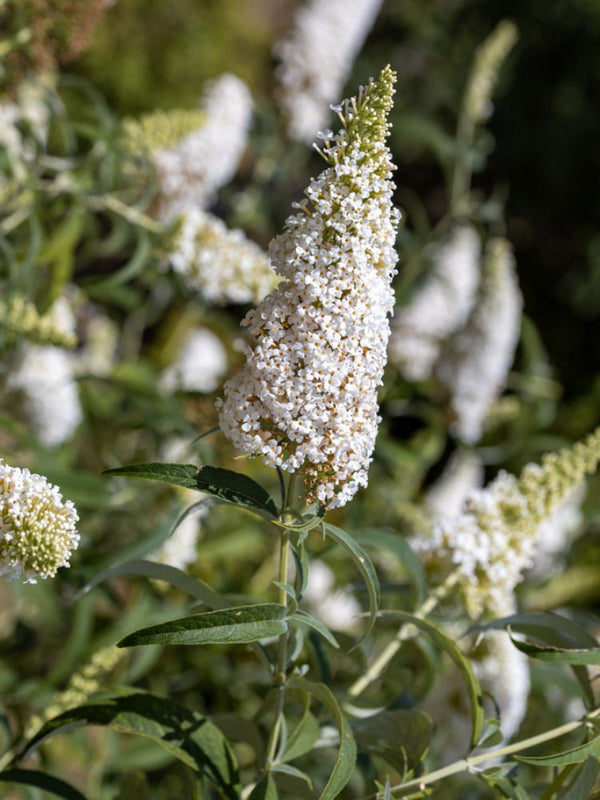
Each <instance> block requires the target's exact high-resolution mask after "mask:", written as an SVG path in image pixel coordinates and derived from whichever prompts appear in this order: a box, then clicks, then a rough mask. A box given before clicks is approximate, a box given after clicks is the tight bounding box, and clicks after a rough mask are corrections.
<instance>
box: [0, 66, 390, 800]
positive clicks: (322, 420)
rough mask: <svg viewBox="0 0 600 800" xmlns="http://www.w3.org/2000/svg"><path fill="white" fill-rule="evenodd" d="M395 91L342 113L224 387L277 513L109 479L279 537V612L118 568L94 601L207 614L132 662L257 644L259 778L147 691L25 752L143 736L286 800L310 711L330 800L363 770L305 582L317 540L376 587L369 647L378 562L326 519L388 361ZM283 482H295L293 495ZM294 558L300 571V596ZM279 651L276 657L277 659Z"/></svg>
mask: <svg viewBox="0 0 600 800" xmlns="http://www.w3.org/2000/svg"><path fill="white" fill-rule="evenodd" d="M394 82H395V75H394V73H393V71H392V70H391V69H390V68H389V67H386V68H385V69H384V70H383V71H382V73H381V75H380V76H379V79H378V80H377V81H371V83H369V85H368V86H367V87H365V88H361V90H360V92H359V94H358V96H357V97H356V98H353V99H351V100H350V101H346V102H345V103H344V104H343V105H341V106H339V107H338V108H337V112H338V115H339V117H340V120H341V123H342V127H341V130H340V131H339V133H337V134H336V135H334V134H333V133H332V132H330V131H326V132H324V133H323V134H321V136H322V139H323V146H322V150H321V152H322V155H323V157H324V159H325V161H326V162H327V168H326V169H325V170H324V172H323V173H322V174H321V175H320V176H319V177H318V178H316V179H315V180H313V181H312V182H311V184H310V185H309V187H308V188H307V190H306V199H305V200H303V201H302V202H301V203H299V204H298V208H297V212H298V213H296V214H295V215H293V216H291V217H290V218H289V219H288V221H287V223H286V230H285V232H284V233H283V234H282V235H281V236H279V237H277V238H276V239H275V240H274V241H273V242H272V244H271V248H270V257H271V260H272V262H273V265H274V267H275V269H276V271H277V272H278V273H279V274H280V275H281V277H282V278H283V280H282V281H281V283H280V284H279V285H278V286H277V287H276V288H275V290H274V291H273V292H272V293H271V294H270V295H268V296H267V297H266V298H265V299H264V300H263V301H262V303H261V304H260V305H259V306H258V307H257V309H256V310H254V311H251V312H250V313H249V314H248V315H247V317H246V319H245V320H244V324H245V325H246V326H247V327H248V328H249V331H250V333H251V334H252V335H253V336H254V338H255V347H254V349H253V351H252V352H251V354H250V355H249V356H248V360H247V363H246V366H245V367H244V369H243V370H242V371H241V372H240V373H239V374H238V375H236V376H234V377H233V378H232V379H231V380H230V381H229V382H228V384H226V386H225V397H224V399H223V401H222V402H221V403H220V406H219V412H220V427H221V429H222V430H223V431H224V433H225V434H226V435H227V436H228V437H229V438H230V439H231V440H232V442H233V444H234V446H235V447H236V449H237V450H238V451H240V452H241V453H243V454H247V455H260V456H262V458H263V460H264V461H265V462H266V463H267V464H268V465H270V466H272V467H274V468H276V470H277V473H278V475H279V476H280V479H281V486H282V501H281V503H280V505H279V507H278V506H277V505H276V503H275V501H274V500H273V498H272V497H271V496H270V495H269V494H268V492H267V491H266V490H265V489H264V488H263V487H262V486H260V485H259V484H258V483H256V482H255V481H254V480H253V479H252V478H250V477H248V476H246V475H242V474H239V473H237V472H233V471H231V470H225V469H221V468H218V467H213V466H204V467H201V468H200V469H198V468H197V467H195V466H193V465H176V464H143V465H133V466H129V467H123V468H120V469H116V470H111V471H110V472H111V473H112V474H116V475H129V476H134V477H139V478H149V479H152V480H158V481H163V482H167V483H171V484H174V485H176V486H182V487H185V488H187V489H193V490H197V491H200V492H203V493H204V494H205V495H208V497H207V498H204V499H202V500H200V501H199V502H200V503H201V504H210V503H225V504H233V505H235V506H238V507H241V508H243V509H245V510H246V511H249V512H251V513H253V514H255V515H258V516H259V517H261V518H262V519H264V520H265V522H268V523H270V524H271V525H273V526H274V528H275V529H276V530H277V535H278V538H279V542H280V552H279V569H278V574H277V576H276V580H275V585H276V588H277V597H276V602H270V603H253V602H251V603H248V604H243V605H232V604H231V602H230V601H228V599H227V598H225V597H223V596H221V595H219V594H218V593H217V592H215V591H214V590H213V589H212V588H210V587H209V586H207V585H206V584H204V583H203V582H202V581H199V580H197V579H195V578H192V577H191V576H190V575H187V574H186V573H184V572H181V571H180V570H177V569H175V568H173V567H168V566H165V565H157V564H150V563H149V562H144V561H142V562H132V563H131V562H130V563H128V564H123V565H119V566H117V567H113V568H111V569H109V570H107V571H106V572H104V573H102V574H101V575H99V576H96V578H95V579H94V581H93V582H92V583H91V584H90V585H89V587H88V588H91V586H93V585H95V584H97V583H98V582H99V581H101V580H104V579H106V578H108V577H111V576H115V575H123V574H142V575H146V576H148V577H153V578H160V579H163V580H166V581H168V582H170V583H171V584H173V585H174V586H177V587H178V588H179V589H181V590H183V591H185V592H187V593H188V594H190V595H191V596H192V597H194V599H195V600H197V601H199V602H200V603H202V604H203V605H204V606H205V607H207V608H208V609H209V610H208V611H205V612H204V613H201V614H193V615H191V616H186V617H183V618H181V619H177V620H173V621H171V622H167V623H164V624H160V625H154V626H151V627H148V628H144V629H142V630H138V631H136V632H134V633H132V634H130V635H129V636H127V637H126V638H125V639H124V640H122V641H121V642H120V643H119V644H120V646H121V647H133V646H140V645H149V644H161V645H182V644H183V645H209V644H227V645H232V644H250V645H252V647H253V648H254V650H255V652H256V653H257V656H258V657H259V658H260V659H261V661H262V662H263V663H264V664H265V666H266V668H267V670H268V673H269V675H270V680H271V684H272V694H273V696H274V698H275V700H274V707H273V711H272V714H271V723H270V729H269V732H268V734H267V736H266V740H265V742H264V746H263V748H262V749H263V751H264V755H263V757H262V759H261V762H260V763H258V764H257V767H258V769H257V770H256V772H255V774H254V775H252V776H251V777H250V779H249V781H247V785H246V786H245V787H244V789H242V787H241V781H240V776H239V770H238V768H237V764H236V760H235V756H234V753H233V750H232V749H231V746H230V745H229V743H228V742H227V741H226V739H225V737H224V736H223V734H222V733H221V732H220V731H219V730H218V729H217V728H216V727H215V726H214V725H212V723H210V722H209V721H208V720H206V719H205V718H203V717H201V716H200V715H198V714H196V713H194V712H191V711H189V710H186V709H184V708H178V707H176V706H175V705H174V704H173V703H171V701H168V700H164V699H161V698H158V697H155V696H152V695H149V694H142V693H137V692H136V693H134V694H127V695H125V696H118V697H115V698H114V699H112V700H109V701H106V702H103V703H96V704H91V705H84V706H80V707H76V708H74V709H71V710H69V711H67V712H65V713H63V714H61V715H59V716H57V717H55V718H54V719H53V720H50V721H48V722H46V723H45V724H44V725H43V726H42V728H41V730H40V731H39V732H38V733H37V734H36V735H35V736H34V737H33V738H32V739H30V740H29V741H28V742H27V743H26V745H25V746H24V748H23V749H22V751H21V752H22V753H24V752H28V751H29V750H30V749H31V748H32V747H35V746H36V745H37V744H39V743H40V742H41V741H42V740H43V739H44V738H45V737H46V736H48V735H51V734H52V733H54V732H56V731H57V730H61V729H62V728H63V727H64V726H65V725H71V724H75V723H82V722H87V723H94V724H103V725H108V726H111V727H114V728H116V729H117V730H121V731H124V732H129V733H140V732H141V731H142V730H143V731H144V734H145V735H150V736H151V737H152V738H155V739H156V740H157V741H158V742H159V743H160V744H162V745H163V746H165V747H167V749H168V750H169V751H170V752H171V753H172V754H173V755H175V756H177V757H179V758H180V759H182V760H183V761H184V762H185V763H187V764H188V765H190V766H192V767H193V768H195V769H196V770H197V771H198V772H199V773H200V774H201V775H203V776H204V777H205V778H206V779H208V780H209V781H210V782H211V783H212V784H213V785H214V786H215V787H216V788H217V790H218V791H219V792H220V793H221V794H222V795H223V796H226V797H232V798H233V797H239V796H240V793H242V795H243V796H244V797H251V798H255V799H256V798H259V797H265V796H268V797H276V796H277V784H276V782H275V777H274V776H276V775H277V774H280V773H281V774H285V775H287V776H288V777H289V776H292V777H294V778H296V779H298V778H299V779H302V780H304V781H305V782H306V783H307V784H308V785H311V777H310V776H308V775H305V774H304V773H302V772H300V770H298V769H297V768H296V767H294V766H293V765H291V764H290V763H289V762H290V761H293V760H295V759H296V758H298V757H299V756H301V755H303V754H305V753H308V752H309V751H311V750H313V748H314V746H315V745H316V744H317V739H318V738H319V735H320V731H319V725H318V724H317V723H316V721H315V717H314V716H313V715H312V714H311V713H310V711H309V708H310V705H311V702H318V703H320V704H321V705H322V706H324V707H325V709H326V712H327V716H328V718H329V719H331V720H333V721H334V723H335V726H336V728H337V756H336V760H335V763H334V765H333V768H332V771H331V774H330V775H329V777H328V778H326V779H325V780H324V781H323V783H324V786H323V787H322V789H321V792H320V797H321V800H328V798H331V800H333V798H335V797H337V796H338V795H339V793H340V791H341V790H342V789H343V787H344V786H345V785H346V783H347V782H348V780H349V779H350V777H351V775H352V773H353V771H354V766H355V760H356V742H355V737H354V735H353V732H352V729H351V726H350V723H349V721H348V719H347V717H346V715H345V714H344V713H343V712H342V710H341V708H340V705H339V704H338V701H337V700H336V698H335V696H334V694H333V693H332V692H331V690H330V689H329V688H328V687H327V686H326V685H325V684H324V683H322V682H318V681H314V680H311V679H309V678H308V677H306V671H307V669H308V667H307V665H306V663H305V661H304V657H303V643H304V639H305V636H306V634H307V631H308V632H310V634H311V635H313V636H314V635H315V634H316V635H319V636H321V637H322V638H323V639H324V640H325V641H327V642H328V643H329V644H330V645H331V646H333V647H337V642H336V640H335V638H334V637H333V635H332V634H331V633H330V632H329V630H328V629H327V628H326V627H325V625H324V624H323V623H322V622H321V621H320V620H318V619H317V618H316V617H314V616H313V615H311V614H309V613H308V612H307V611H305V610H303V609H300V608H299V603H300V602H301V599H302V595H303V593H304V590H305V588H306V584H307V578H308V571H309V559H308V557H307V552H306V547H305V541H306V537H307V536H308V534H309V533H310V532H311V531H314V530H318V531H320V532H321V533H322V534H323V535H324V536H326V537H329V538H330V539H331V540H333V541H334V542H336V543H338V544H340V545H342V546H343V547H344V548H345V549H346V551H347V552H348V553H349V554H350V555H351V557H352V558H353V560H354V562H355V564H356V566H357V567H358V569H359V570H360V572H361V574H362V576H363V578H364V580H365V583H366V586H367V590H368V595H369V601H370V611H369V621H368V624H367V626H366V632H365V635H366V634H367V633H368V632H369V631H370V630H371V629H372V626H373V624H374V621H375V617H376V612H377V607H378V602H379V585H378V580H377V576H376V573H375V570H374V568H373V565H372V562H371V560H370V558H369V556H368V554H367V552H366V550H364V549H363V547H362V546H361V545H360V544H359V543H358V542H357V541H356V540H355V539H353V538H352V537H351V536H350V535H349V534H348V533H346V532H345V531H343V530H342V529H341V528H338V527H336V526H333V525H331V524H329V523H328V522H326V521H325V519H324V516H325V512H326V510H327V509H328V508H339V507H341V506H343V505H345V504H346V503H347V502H348V501H349V500H350V499H351V498H352V497H353V496H354V494H355V493H356V491H357V490H358V488H359V487H360V486H366V483H367V470H368V465H369V462H370V460H371V454H372V451H373V447H374V444H375V437H376V434H377V426H378V422H379V417H378V409H377V400H376V390H377V387H378V385H379V384H380V383H381V380H382V374H383V369H384V365H385V359H386V344H387V339H388V336H389V324H388V317H389V315H390V313H391V309H392V305H393V295H392V291H391V280H392V277H393V275H394V274H395V264H396V260H397V256H396V253H395V249H394V243H395V234H396V229H397V225H398V221H399V217H400V215H399V212H398V211H397V210H395V209H394V207H393V205H392V200H391V197H392V191H393V184H392V182H391V175H392V170H393V166H392V163H391V157H390V153H389V150H388V148H387V146H386V138H387V134H388V127H389V126H388V122H387V117H388V113H389V111H390V108H391V105H392V94H393V85H394ZM284 472H287V473H289V480H288V482H287V485H285V481H284V478H283V473H284ZM299 476H301V478H302V481H303V484H304V489H303V490H302V492H299V484H298V477H299ZM301 495H302V496H304V500H303V502H302V504H300V503H299V501H300V497H301ZM290 554H292V555H293V557H294V560H295V562H296V576H295V579H294V581H291V580H290V573H289V566H290ZM269 639H272V640H274V642H275V644H274V648H273V649H274V652H272V651H271V649H270V648H269V645H268V640H269ZM291 692H293V696H294V697H295V698H296V697H297V696H298V694H299V695H300V696H301V697H302V698H303V701H302V702H303V707H304V713H303V714H302V716H301V718H300V720H299V722H298V723H297V725H296V726H295V728H294V730H292V731H288V723H287V722H286V717H287V712H288V706H289V703H288V702H287V701H288V697H289V695H290V693H291ZM294 706H295V703H294ZM0 777H1V775H0ZM13 777H14V771H13ZM65 796H66V795H65ZM71 796H73V795H71Z"/></svg>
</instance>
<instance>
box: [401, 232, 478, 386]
mask: <svg viewBox="0 0 600 800" xmlns="http://www.w3.org/2000/svg"><path fill="white" fill-rule="evenodd" d="M430 252H431V262H432V265H431V270H430V272H429V274H428V275H427V276H426V278H425V280H424V282H423V284H422V285H421V286H420V287H419V288H418V289H417V291H416V292H415V294H414V295H413V297H412V298H411V299H410V301H409V302H408V303H407V304H406V305H404V306H399V307H398V308H397V309H396V311H395V312H394V318H393V320H392V335H391V338H390V346H389V356H390V361H391V363H392V364H395V365H396V366H397V367H399V368H400V370H401V371H402V373H403V374H404V376H405V377H406V378H407V379H408V380H410V381H420V380H425V379H426V378H428V377H429V376H430V374H431V372H432V370H433V368H434V365H435V363H436V362H437V360H438V358H439V357H440V354H441V351H442V348H443V346H444V343H445V341H446V340H447V339H448V337H449V336H451V335H452V334H453V333H454V332H455V331H456V330H458V329H460V328H461V327H462V326H463V325H464V324H465V322H466V320H467V318H468V316H469V313H470V312H471V309H472V308H473V304H474V302H475V298H476V295H477V285H478V283H479V273H480V267H479V258H480V253H481V245H480V240H479V236H478V234H477V232H476V231H475V230H474V229H473V228H472V227H471V226H469V225H461V226H459V227H457V228H455V229H454V230H453V231H451V233H450V234H449V235H448V236H447V237H446V238H445V239H444V240H443V241H441V242H439V243H436V244H435V245H433V246H432V248H431V250H430Z"/></svg>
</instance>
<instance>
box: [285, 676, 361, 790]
mask: <svg viewBox="0 0 600 800" xmlns="http://www.w3.org/2000/svg"><path fill="white" fill-rule="evenodd" d="M288 685H289V686H290V688H295V689H302V690H303V691H305V692H309V693H310V694H312V695H313V697H316V698H317V700H320V701H321V703H323V705H324V706H325V708H326V709H327V710H328V711H329V713H330V714H331V715H332V717H333V719H334V720H335V724H336V726H337V729H338V732H339V736H340V745H339V749H338V754H337V758H336V760H335V765H334V767H333V771H332V773H331V775H330V776H329V780H328V781H327V784H326V785H325V788H324V789H323V791H322V792H321V794H320V795H319V800H335V798H336V797H338V795H339V793H340V792H341V791H342V789H343V788H344V786H345V785H346V784H347V783H348V781H349V780H350V776H351V775H352V773H353V772H354V765H355V763H356V742H355V741H354V736H353V735H352V729H351V728H350V725H349V723H348V720H347V719H346V718H345V717H344V715H343V714H342V710H341V709H340V707H339V705H338V702H337V700H336V699H335V697H334V695H333V694H332V692H331V690H330V689H328V688H327V686H325V684H324V683H313V681H307V680H305V679H304V678H301V677H300V676H299V675H294V676H292V678H291V680H290V682H289V684H288Z"/></svg>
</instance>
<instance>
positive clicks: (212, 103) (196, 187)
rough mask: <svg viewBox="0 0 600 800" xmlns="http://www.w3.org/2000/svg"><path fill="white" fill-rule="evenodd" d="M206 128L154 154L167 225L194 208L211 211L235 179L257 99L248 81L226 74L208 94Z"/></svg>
mask: <svg viewBox="0 0 600 800" xmlns="http://www.w3.org/2000/svg"><path fill="white" fill-rule="evenodd" d="M201 111H202V112H203V113H204V116H205V122H204V124H203V125H201V126H200V127H199V128H197V129H196V130H195V131H192V132H191V133H189V134H188V135H187V136H184V137H183V138H182V139H181V140H180V141H178V142H177V143H176V144H174V145H172V146H171V147H166V148H159V149H158V150H155V151H154V153H153V154H152V157H153V160H154V163H155V165H156V169H157V171H158V176H159V183H160V194H161V203H160V211H159V214H160V216H161V217H162V219H165V220H168V221H170V220H173V219H174V218H175V217H176V216H177V215H178V214H180V213H181V212H183V211H185V210H186V208H189V207H191V206H199V207H200V208H205V207H206V206H207V205H209V204H210V203H211V202H212V200H213V198H214V195H215V193H216V191H217V189H219V188H220V187H221V186H223V185H224V184H225V183H227V182H228V181H229V180H230V179H231V178H232V177H233V175H234V174H235V171H236V169H237V166H238V163H239V160H240V158H241V155H242V153H243V151H244V148H245V146H246V140H247V137H248V128H249V126H250V120H251V117H252V98H251V96H250V92H249V91H248V88H247V86H246V84H245V83H243V81H241V80H240V79H239V78H236V77H235V76H234V75H230V74H225V75H222V76H221V77H220V78H218V79H217V80H215V81H214V82H213V83H212V84H211V85H210V87H209V88H208V89H207V92H206V95H205V97H204V99H203V102H202V108H201Z"/></svg>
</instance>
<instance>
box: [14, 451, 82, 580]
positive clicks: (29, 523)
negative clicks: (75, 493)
mask: <svg viewBox="0 0 600 800" xmlns="http://www.w3.org/2000/svg"><path fill="white" fill-rule="evenodd" d="M78 519H79V517H78V515H77V511H76V510H75V506H74V505H73V503H72V502H71V501H70V500H66V501H63V499H62V495H61V493H60V491H59V489H58V487H57V486H54V485H53V484H51V483H49V482H48V480H47V479H46V478H45V477H44V476H43V475H36V474H35V473H32V472H30V471H29V470H28V469H21V468H19V467H11V466H9V465H8V464H5V463H4V462H3V461H0V577H2V578H4V579H5V580H23V581H25V582H26V583H35V582H36V580H37V578H53V577H54V576H55V575H56V572H57V570H58V569H59V567H68V566H69V559H70V557H71V553H72V551H73V550H75V549H76V548H77V545H78V544H79V534H78V533H77V528H76V526H77V522H78Z"/></svg>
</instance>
